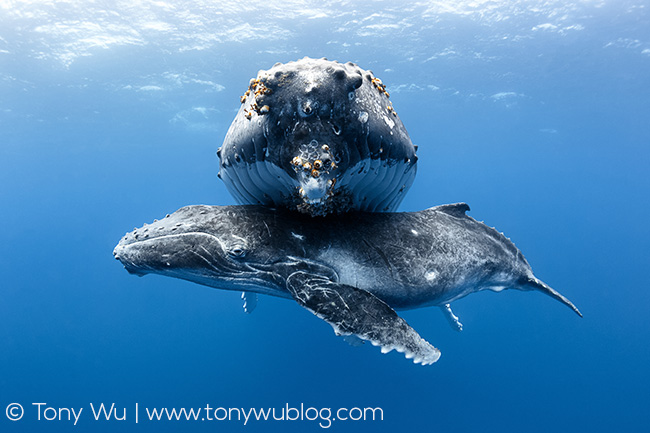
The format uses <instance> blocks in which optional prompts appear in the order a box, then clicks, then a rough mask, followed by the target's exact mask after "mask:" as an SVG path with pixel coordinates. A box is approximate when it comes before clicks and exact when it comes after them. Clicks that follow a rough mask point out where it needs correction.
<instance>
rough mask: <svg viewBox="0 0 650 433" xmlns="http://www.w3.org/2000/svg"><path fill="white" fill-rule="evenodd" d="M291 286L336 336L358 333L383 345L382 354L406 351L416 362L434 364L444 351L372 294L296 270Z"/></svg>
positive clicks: (303, 305)
mask: <svg viewBox="0 0 650 433" xmlns="http://www.w3.org/2000/svg"><path fill="white" fill-rule="evenodd" d="M287 289H288V290H289V292H290V293H291V295H292V296H293V298H294V299H295V300H296V302H298V303H299V304H300V305H301V306H302V307H304V308H306V309H308V310H309V311H311V312H312V313H313V314H315V315H316V316H317V317H319V318H321V319H323V320H325V321H326V322H327V323H329V324H330V325H331V326H332V328H334V332H335V333H336V335H356V336H357V337H359V338H361V339H363V340H367V341H370V343H371V344H372V345H374V346H379V347H380V348H381V352H382V353H388V352H390V351H391V350H396V351H398V352H401V353H404V356H406V358H408V359H412V360H413V362H414V363H416V364H422V365H428V364H433V363H434V362H436V361H437V360H438V359H439V358H440V351H439V350H438V349H436V348H435V347H433V346H432V345H431V344H429V343H428V342H427V341H426V340H425V339H423V338H422V337H420V335H419V334H418V333H417V332H416V331H415V330H414V329H413V328H411V327H410V326H409V325H408V323H406V321H405V320H404V319H402V318H401V317H399V316H398V315H397V313H396V312H395V310H393V309H392V308H391V307H390V306H389V305H387V304H386V303H385V302H384V301H382V300H381V299H379V298H377V297H376V296H374V295H373V294H372V293H370V292H368V291H366V290H363V289H359V288H356V287H352V286H349V285H347V284H339V283H335V282H332V281H331V280H329V279H327V278H325V277H322V276H320V275H314V274H308V273H305V272H295V273H293V274H291V275H290V276H289V278H287Z"/></svg>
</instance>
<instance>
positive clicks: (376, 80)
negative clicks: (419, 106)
mask: <svg viewBox="0 0 650 433" xmlns="http://www.w3.org/2000/svg"><path fill="white" fill-rule="evenodd" d="M370 82H371V83H372V85H373V86H375V89H377V90H379V93H383V94H384V95H386V97H387V98H390V93H388V90H386V85H385V84H384V83H382V82H381V80H380V79H379V78H376V77H373V78H372V79H371V80H370ZM386 109H387V110H388V112H389V113H391V114H392V115H393V116H397V112H396V111H395V109H394V108H393V104H392V103H391V102H389V103H388V105H387V106H386Z"/></svg>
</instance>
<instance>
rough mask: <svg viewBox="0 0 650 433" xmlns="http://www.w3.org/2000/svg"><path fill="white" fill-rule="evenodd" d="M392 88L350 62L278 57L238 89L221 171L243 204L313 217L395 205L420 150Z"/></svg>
mask: <svg viewBox="0 0 650 433" xmlns="http://www.w3.org/2000/svg"><path fill="white" fill-rule="evenodd" d="M389 96H390V95H389V93H388V90H387V89H386V85H385V84H383V83H382V81H381V80H380V79H379V78H377V77H375V75H374V74H373V73H372V72H371V71H367V70H363V69H361V68H360V67H358V66H357V65H356V64H354V63H351V62H348V63H345V64H343V63H339V62H334V61H328V60H326V59H324V58H323V59H310V58H307V57H305V58H304V59H302V60H298V61H295V62H288V63H286V64H282V63H276V64H275V65H274V66H273V67H272V68H271V69H269V70H266V71H264V70H262V71H259V73H258V75H257V77H256V78H254V79H252V80H251V81H250V84H249V87H248V89H247V90H246V92H245V93H244V95H243V96H241V99H240V100H241V106H240V108H239V112H238V113H237V115H236V116H235V119H234V120H233V122H232V124H231V126H230V128H229V130H228V132H227V133H226V136H225V139H224V142H223V145H222V146H221V147H220V148H219V150H218V151H217V155H218V156H219V161H220V170H219V174H218V176H219V177H220V178H221V179H222V180H223V182H224V183H225V185H226V187H227V188H228V190H229V191H230V193H231V194H232V195H233V196H234V197H235V199H236V200H237V201H238V202H239V203H240V204H262V205H266V206H271V207H277V208H286V209H292V210H298V211H301V212H303V213H307V214H309V215H313V216H316V215H326V214H330V213H344V212H347V211H348V210H360V211H367V212H390V211H394V210H396V209H397V206H398V205H399V204H400V202H401V201H402V198H403V197H404V195H405V193H406V192H407V191H408V189H409V188H410V186H411V184H412V183H413V179H414V177H415V173H416V161H417V156H416V154H415V151H416V147H415V146H414V145H413V143H412V142H411V139H410V138H409V135H408V133H407V132H406V128H405V127H404V125H403V123H402V121H401V120H400V118H399V116H398V115H397V112H396V111H395V109H394V108H393V105H392V103H391V102H390V100H389Z"/></svg>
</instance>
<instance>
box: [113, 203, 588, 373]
mask: <svg viewBox="0 0 650 433" xmlns="http://www.w3.org/2000/svg"><path fill="white" fill-rule="evenodd" d="M467 210H469V207H468V206H467V205H466V204H464V203H460V204H453V205H444V206H438V207H434V208H430V209H427V210H424V211H420V212H412V213H359V212H352V213H348V214H345V215H340V216H338V217H328V218H312V217H309V216H305V215H301V214H299V213H296V212H290V211H285V212H283V211H276V210H273V209H268V208H265V207H262V206H187V207H184V208H181V209H179V210H178V211H176V212H175V213H173V214H172V215H168V216H167V217H166V218H164V219H162V220H160V221H155V222H154V223H153V224H150V225H145V226H144V227H142V228H140V229H136V230H134V231H133V232H131V233H128V234H127V235H126V236H125V237H124V238H123V239H122V240H121V241H120V242H119V244H118V245H117V246H116V247H115V250H114V251H113V254H114V255H115V258H116V259H118V260H119V261H121V262H122V264H123V265H124V267H125V268H126V269H127V270H128V271H129V272H131V273H134V274H138V275H144V274H147V273H156V274H162V275H167V276H171V277H176V278H182V279H185V280H189V281H192V282H195V283H198V284H203V285H206V286H211V287H216V288H220V289H227V290H238V291H241V290H245V291H249V292H257V293H263V294H268V295H274V296H280V297H284V298H290V299H294V300H296V301H297V302H298V303H299V304H300V305H301V306H303V307H305V308H307V309H308V310H310V311H311V312H312V313H314V314H315V315H316V316H318V317H320V318H321V319H323V320H325V321H326V322H328V323H329V324H330V325H332V327H333V328H334V332H335V333H336V334H337V335H355V336H357V337H359V338H361V339H364V340H369V341H370V342H371V343H372V344H374V345H377V346H381V350H382V352H384V353H385V352H388V351H391V350H393V349H396V350H397V351H400V352H404V354H405V355H406V357H407V358H413V361H414V362H416V363H422V364H431V363H434V362H436V361H437V360H438V358H439V357H440V352H439V350H438V349H436V348H435V347H433V346H432V345H430V344H429V343H428V342H426V341H425V340H424V339H422V337H420V336H419V335H418V333H417V332H416V331H414V330H413V329H412V328H411V327H410V326H409V325H408V324H407V323H406V322H405V321H404V320H403V319H401V318H400V317H399V316H398V315H397V314H396V313H395V311H394V310H399V309H411V308H419V307H426V306H439V307H441V308H442V310H443V311H444V312H445V314H446V315H447V317H448V318H449V319H450V320H451V321H452V323H455V324H456V325H457V326H458V328H459V329H460V326H461V325H460V322H458V319H457V318H456V316H454V315H453V313H452V312H451V309H450V307H449V303H451V302H452V301H454V300H456V299H459V298H461V297H463V296H466V295H468V294H470V293H473V292H477V291H479V290H484V289H490V290H495V291H501V290H503V289H519V290H538V291H541V292H543V293H545V294H547V295H550V296H551V297H553V298H555V299H557V300H559V301H560V302H562V303H564V304H565V305H567V306H569V307H570V308H571V309H573V311H575V312H576V313H577V314H580V312H579V311H578V309H577V308H576V307H575V306H574V305H573V304H572V303H571V302H570V301H569V300H568V299H567V298H565V297H564V296H562V295H561V294H560V293H558V292H556V291H555V290H553V289H552V288H550V287H549V286H547V285H546V284H545V283H543V282H542V281H540V280H538V279H537V278H536V277H535V276H534V275H533V272H532V270H531V268H530V266H529V264H528V262H527V261H526V259H525V258H524V256H523V255H522V253H521V252H520V251H519V250H518V249H517V248H516V247H515V245H514V244H513V243H512V242H511V241H510V240H509V239H507V238H506V237H505V236H504V235H503V234H501V233H499V232H497V231H496V230H495V229H493V228H490V227H488V226H486V225H485V224H483V223H481V222H478V221H476V220H474V219H473V218H471V217H469V216H467V215H466V214H465V212H466V211H467Z"/></svg>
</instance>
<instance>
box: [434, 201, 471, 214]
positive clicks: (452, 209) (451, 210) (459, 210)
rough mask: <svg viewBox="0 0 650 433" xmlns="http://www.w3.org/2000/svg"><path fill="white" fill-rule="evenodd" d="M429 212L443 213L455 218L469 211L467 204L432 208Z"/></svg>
mask: <svg viewBox="0 0 650 433" xmlns="http://www.w3.org/2000/svg"><path fill="white" fill-rule="evenodd" d="M431 210H435V211H437V212H444V213H446V214H447V215H451V216H455V217H463V216H465V212H467V211H468V210H469V205H468V204H467V203H454V204H443V205H442V206H436V207H432V208H431Z"/></svg>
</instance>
